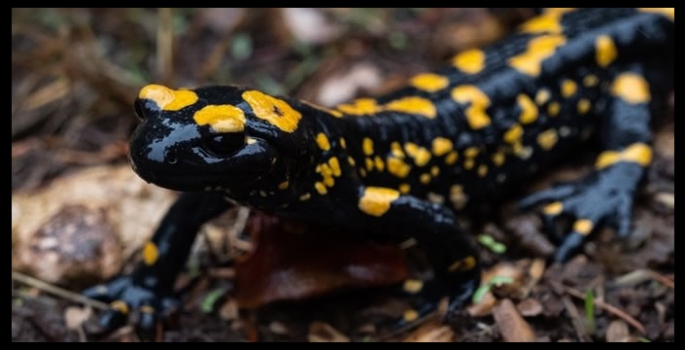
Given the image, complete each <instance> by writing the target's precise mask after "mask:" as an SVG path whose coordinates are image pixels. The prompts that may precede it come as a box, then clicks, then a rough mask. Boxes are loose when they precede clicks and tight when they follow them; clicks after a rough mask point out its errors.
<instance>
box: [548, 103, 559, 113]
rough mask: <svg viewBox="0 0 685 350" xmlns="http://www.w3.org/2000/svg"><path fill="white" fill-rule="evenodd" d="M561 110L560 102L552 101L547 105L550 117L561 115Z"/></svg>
mask: <svg viewBox="0 0 685 350" xmlns="http://www.w3.org/2000/svg"><path fill="white" fill-rule="evenodd" d="M560 111H561V105H559V102H552V103H550V104H549V106H547V114H549V116H550V117H556V116H557V115H559V112H560Z"/></svg>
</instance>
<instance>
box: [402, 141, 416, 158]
mask: <svg viewBox="0 0 685 350" xmlns="http://www.w3.org/2000/svg"><path fill="white" fill-rule="evenodd" d="M404 151H405V152H407V154H408V155H409V156H410V157H412V158H416V154H417V153H418V152H419V146H418V145H417V144H415V143H413V142H407V143H406V144H405V145H404Z"/></svg>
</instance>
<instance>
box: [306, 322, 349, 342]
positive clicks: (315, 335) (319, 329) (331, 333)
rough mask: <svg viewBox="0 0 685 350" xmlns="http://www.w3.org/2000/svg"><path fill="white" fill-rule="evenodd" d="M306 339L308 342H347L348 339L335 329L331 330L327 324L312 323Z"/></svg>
mask: <svg viewBox="0 0 685 350" xmlns="http://www.w3.org/2000/svg"><path fill="white" fill-rule="evenodd" d="M308 339H309V341H310V342H327V343H330V342H336V343H340V342H349V341H350V338H349V337H348V336H346V335H344V334H342V333H340V332H339V331H338V330H337V329H335V328H333V327H332V326H331V325H329V324H328V323H324V322H312V323H311V324H310V325H309V334H308Z"/></svg>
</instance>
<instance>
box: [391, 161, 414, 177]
mask: <svg viewBox="0 0 685 350" xmlns="http://www.w3.org/2000/svg"><path fill="white" fill-rule="evenodd" d="M409 171H411V167H410V166H409V165H408V164H407V163H405V162H404V161H403V160H402V159H400V158H396V157H388V172H389V173H390V174H392V175H394V176H397V177H399V178H405V177H407V175H409Z"/></svg>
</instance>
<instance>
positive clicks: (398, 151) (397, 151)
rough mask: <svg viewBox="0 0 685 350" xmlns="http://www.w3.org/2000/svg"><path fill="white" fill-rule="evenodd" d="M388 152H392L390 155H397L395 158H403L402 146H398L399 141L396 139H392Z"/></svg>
mask: <svg viewBox="0 0 685 350" xmlns="http://www.w3.org/2000/svg"><path fill="white" fill-rule="evenodd" d="M390 152H392V155H393V156H395V157H397V158H404V152H402V146H400V143H399V142H397V141H393V142H392V143H391V144H390Z"/></svg>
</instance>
